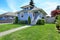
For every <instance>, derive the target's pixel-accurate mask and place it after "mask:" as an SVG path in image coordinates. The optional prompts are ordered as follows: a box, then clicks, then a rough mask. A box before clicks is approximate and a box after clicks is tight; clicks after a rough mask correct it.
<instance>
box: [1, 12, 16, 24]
mask: <svg viewBox="0 0 60 40" xmlns="http://www.w3.org/2000/svg"><path fill="white" fill-rule="evenodd" d="M15 16H17V12H7V13H4V14H1V15H0V23H9V22H12V21H13V20H15Z"/></svg>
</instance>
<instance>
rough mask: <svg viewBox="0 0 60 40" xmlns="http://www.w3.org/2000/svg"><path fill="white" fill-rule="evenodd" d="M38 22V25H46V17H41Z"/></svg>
mask: <svg viewBox="0 0 60 40" xmlns="http://www.w3.org/2000/svg"><path fill="white" fill-rule="evenodd" d="M36 24H37V25H44V24H45V20H44V19H39V20H38V21H37V23H36Z"/></svg>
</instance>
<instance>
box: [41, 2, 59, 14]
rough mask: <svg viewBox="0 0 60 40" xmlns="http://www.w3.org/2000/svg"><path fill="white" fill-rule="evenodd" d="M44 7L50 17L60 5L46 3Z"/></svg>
mask: <svg viewBox="0 0 60 40" xmlns="http://www.w3.org/2000/svg"><path fill="white" fill-rule="evenodd" d="M42 5H43V6H44V7H43V9H44V10H45V11H46V12H47V14H48V15H50V13H51V11H52V10H55V9H56V6H57V5H59V3H58V2H45V3H43V4H42Z"/></svg>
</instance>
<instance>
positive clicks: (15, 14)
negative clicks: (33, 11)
mask: <svg viewBox="0 0 60 40" xmlns="http://www.w3.org/2000/svg"><path fill="white" fill-rule="evenodd" d="M2 16H17V13H16V12H7V13H4V14H1V15H0V17H2Z"/></svg>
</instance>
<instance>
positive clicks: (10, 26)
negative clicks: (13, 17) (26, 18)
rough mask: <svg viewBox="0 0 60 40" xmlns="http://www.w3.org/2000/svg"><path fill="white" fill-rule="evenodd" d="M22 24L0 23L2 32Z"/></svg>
mask: <svg viewBox="0 0 60 40" xmlns="http://www.w3.org/2000/svg"><path fill="white" fill-rule="evenodd" d="M20 26H22V25H20V24H1V25H0V32H2V31H6V30H10V29H13V28H16V27H20Z"/></svg>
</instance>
